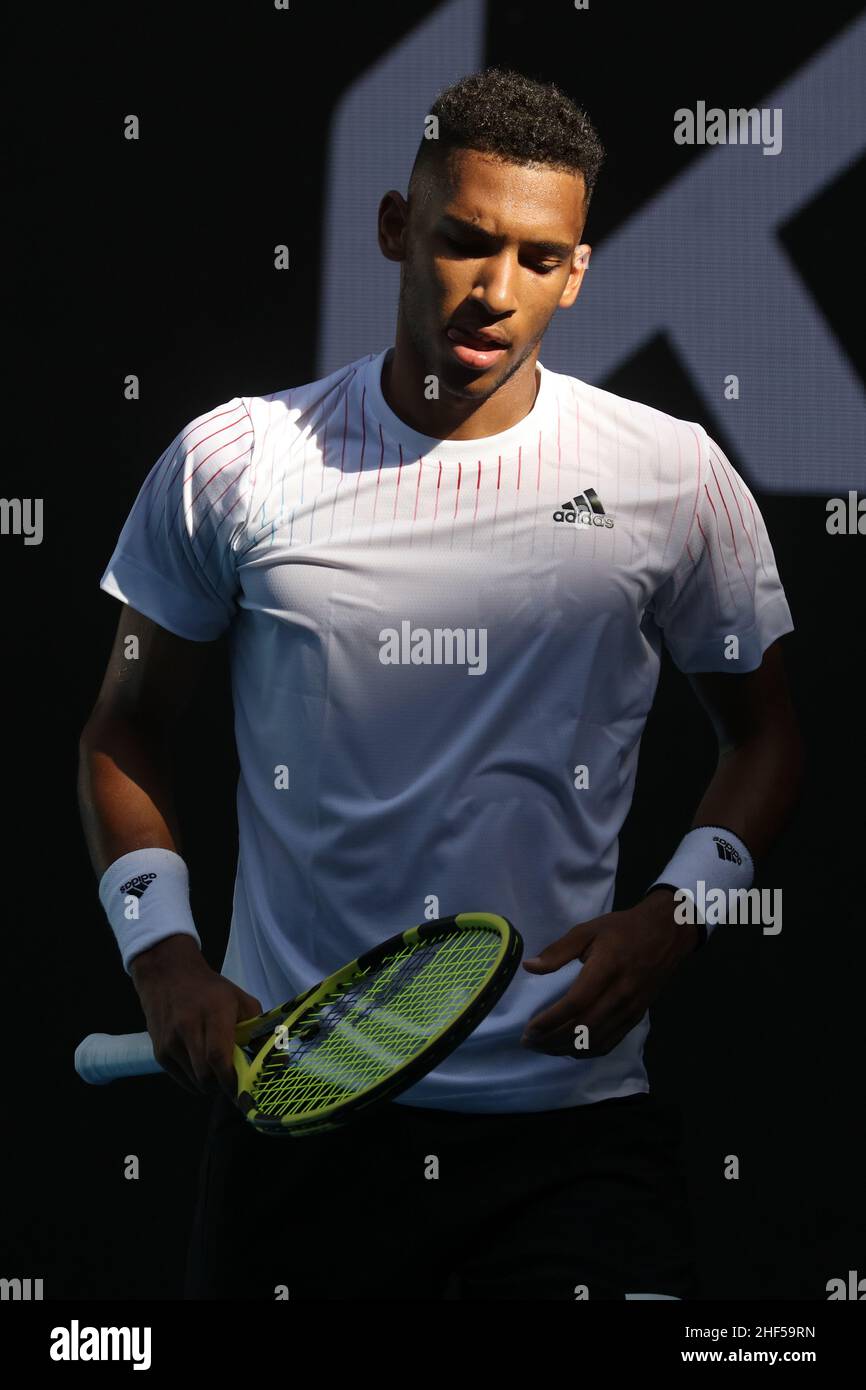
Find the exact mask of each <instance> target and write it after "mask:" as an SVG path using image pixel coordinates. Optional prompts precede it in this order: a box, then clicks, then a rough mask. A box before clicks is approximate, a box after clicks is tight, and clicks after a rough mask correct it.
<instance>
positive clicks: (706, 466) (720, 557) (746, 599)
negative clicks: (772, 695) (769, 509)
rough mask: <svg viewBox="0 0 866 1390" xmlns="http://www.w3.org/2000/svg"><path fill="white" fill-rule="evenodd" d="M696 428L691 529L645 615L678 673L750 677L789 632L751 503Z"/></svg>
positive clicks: (712, 444) (764, 534)
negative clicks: (697, 464) (698, 446)
mask: <svg viewBox="0 0 866 1390" xmlns="http://www.w3.org/2000/svg"><path fill="white" fill-rule="evenodd" d="M699 428H700V433H701V443H702V459H701V470H700V474H699V481H698V491H697V496H696V497H695V498H694V503H693V505H694V512H693V516H692V521H691V526H690V528H689V531H688V535H687V538H686V543H685V546H684V547H683V551H682V554H681V556H680V558H679V560H678V562H677V564H676V567H675V569H674V570H673V572H672V573H671V574H670V575H669V577H668V578H667V579H666V580H665V582H664V583H663V584H662V585H661V587H660V588H659V589H658V590H657V592H656V593H655V595H654V596H653V600H652V604H651V611H652V613H653V616H654V618H655V621H656V623H657V625H658V626H659V627H660V628H661V629H662V632H663V635H664V641H665V645H666V646H667V648H668V650H669V651H670V653H671V656H672V657H673V659H674V662H675V663H676V665H677V666H678V667H679V669H680V670H681V671H685V672H698V671H731V670H741V671H753V670H755V669H756V668H757V667H758V666H760V664H761V658H762V656H763V654H764V652H765V651H766V649H767V647H769V646H770V644H771V643H772V642H774V641H775V640H776V639H777V638H778V637H781V636H783V635H784V633H786V632H791V631H792V630H793V627H794V624H793V622H792V620H791V612H790V609H789V607H788V602H787V599H786V597H785V591H784V589H783V588H782V584H781V581H780V579H779V575H778V572H777V569H776V561H775V557H774V555H773V548H772V546H771V545H770V539H769V536H768V534H767V528H766V525H765V524H764V519H763V517H762V516H761V513H760V511H759V510H758V507H757V504H756V502H755V499H754V497H753V496H752V494H751V492H750V491H749V489H748V488H747V486H746V484H745V483H744V482H743V479H742V478H741V477H740V475H739V474H738V473H737V471H736V470H735V468H734V467H733V465H732V464H731V463H730V461H729V459H727V458H726V457H725V455H724V453H723V452H722V450H721V449H720V448H719V446H718V445H717V444H716V442H715V441H714V440H713V439H711V438H710V436H709V435H708V434H707V432H706V430H704V429H703V427H700V426H699ZM732 637H736V638H737V639H738V640H737V644H736V647H735V645H734V644H733V643H732V642H731V640H730V639H731V638H732ZM733 650H737V651H738V655H737V659H736V660H732V658H731V656H730V655H729V653H730V652H732V651H733Z"/></svg>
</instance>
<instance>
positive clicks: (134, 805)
mask: <svg viewBox="0 0 866 1390" xmlns="http://www.w3.org/2000/svg"><path fill="white" fill-rule="evenodd" d="M131 639H136V640H137V652H135V654H133V652H134V647H133V645H132V642H131ZM212 646H213V644H212V643H207V642H190V641H187V640H186V639H185V638H182V637H177V636H175V634H174V633H171V632H168V631H166V629H165V628H162V627H160V626H158V624H156V623H154V622H152V621H151V619H149V618H146V617H145V616H144V615H143V614H141V613H138V612H137V611H136V610H135V609H134V608H130V607H129V606H128V605H124V607H123V610H122V612H121V615H120V620H119V622H118V625H117V632H116V634H115V639H114V645H113V647H112V651H111V655H110V657H109V660H108V666H107V669H106V672H105V678H104V680H103V682H102V688H101V690H100V692H99V696H98V698H97V701H96V704H95V706H94V708H93V711H92V713H91V715H90V718H89V719H88V720H87V723H86V724H85V726H84V728H83V729H82V731H81V736H80V739H79V772H78V801H79V808H80V813H81V822H82V826H83V829H84V835H85V839H86V841H87V847H88V850H89V853H90V859H91V863H92V864H93V868H94V871H95V873H96V875H97V877H99V878H101V876H102V874H103V873H104V872H105V870H106V869H107V868H108V867H109V865H110V864H112V863H114V861H115V860H116V859H119V858H120V856H121V855H123V854H128V853H130V851H132V850H137V849H152V848H157V849H169V850H174V851H175V853H177V854H180V853H181V838H180V829H179V826H178V821H177V814H176V811H175V806H174V799H173V778H172V769H171V762H170V735H171V733H172V731H173V730H174V728H175V726H176V723H177V721H178V719H179V718H180V716H181V715H182V714H183V712H184V710H185V709H186V708H187V707H188V705H189V703H190V701H191V699H192V697H193V694H194V692H195V690H196V687H197V686H198V684H199V681H200V680H201V677H202V674H203V672H204V670H205V667H206V665H207V663H208V661H209V658H210V655H211V651H212ZM130 974H131V976H132V980H133V983H134V985H135V988H136V991H137V992H138V996H139V999H140V1000H141V1004H142V1008H143V1009H144V1013H145V1017H146V1019H147V1026H148V1031H149V1032H150V1035H151V1038H152V1039H153V1045H154V1052H155V1053H156V1056H157V1059H158V1061H159V1062H160V1063H161V1065H162V1066H163V1067H164V1068H165V1070H166V1071H168V1072H169V1074H170V1075H171V1076H173V1077H174V1079H175V1080H176V1081H178V1082H179V1083H180V1084H181V1085H182V1086H185V1088H186V1089H187V1090H190V1089H193V1088H195V1089H198V1090H204V1091H213V1090H214V1089H216V1087H217V1086H222V1087H223V1089H224V1090H225V1091H226V1092H227V1093H228V1094H229V1095H231V1096H232V1097H233V1096H234V1091H235V1075H234V1071H233V1069H232V1066H231V1057H232V1044H233V1035H234V1025H235V1023H236V1022H237V1021H238V1020H239V1019H242V1018H252V1017H253V1016H254V1015H255V1014H257V1013H260V1012H261V1005H260V1003H259V1001H258V1000H257V999H254V998H253V997H252V996H251V995H249V994H247V993H246V992H245V991H244V990H242V989H240V988H239V987H238V986H237V985H234V984H232V983H231V982H230V981H228V980H225V979H224V978H223V977H222V976H220V975H218V974H217V973H216V972H215V971H213V970H211V968H210V966H209V965H208V964H207V962H206V961H205V959H204V957H203V956H202V954H201V951H200V950H199V948H198V946H197V944H196V942H195V939H194V937H192V936H189V935H182V934H178V933H176V934H174V935H172V936H168V937H165V938H164V939H163V940H162V941H159V942H157V944H156V945H155V946H152V947H150V949H149V950H146V951H142V952H141V954H140V955H137V956H136V957H135V958H134V959H133V961H132V964H131V966H130ZM190 1083H192V1084H190Z"/></svg>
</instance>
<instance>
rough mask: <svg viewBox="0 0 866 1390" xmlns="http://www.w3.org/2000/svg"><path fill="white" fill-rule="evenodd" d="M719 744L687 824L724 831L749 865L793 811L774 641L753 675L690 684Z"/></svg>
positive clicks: (792, 726)
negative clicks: (745, 850)
mask: <svg viewBox="0 0 866 1390" xmlns="http://www.w3.org/2000/svg"><path fill="white" fill-rule="evenodd" d="M690 680H691V685H692V688H693V690H694V691H695V694H696V695H697V697H698V699H699V700H700V702H701V704H702V705H703V706H704V708H705V710H706V711H707V713H708V715H709V717H710V719H711V720H712V722H713V726H714V728H715V731H716V737H717V739H718V742H719V762H718V766H717V767H716V771H715V775H714V776H713V779H712V781H711V782H710V784H709V786H708V787H707V790H706V791H705V793H704V795H703V797H702V798H701V802H700V805H699V806H698V809H697V811H696V812H695V817H694V820H693V821H692V825H693V826H696V825H724V826H727V828H728V829H729V830H733V832H734V834H735V835H739V837H740V839H741V840H743V841H744V843H745V844H746V845H747V846H748V847H749V849H750V850H751V852H752V854H753V855H754V857H755V858H756V859H759V858H760V857H761V855H762V854H764V853H765V852H766V851H767V850H768V849H769V848H770V845H771V844H772V843H773V841H774V840H775V838H776V836H777V835H778V834H779V832H780V830H781V829H782V827H783V826H784V824H785V822H786V821H787V819H788V817H789V816H790V814H791V812H792V811H793V809H794V806H795V805H796V801H797V797H798V794H799V790H800V784H801V780H802V774H803V743H802V738H801V735H800V731H799V728H798V726H797V719H796V716H795V713H794V709H793V706H792V704H791V698H790V695H789V693H788V687H787V682H786V679H785V671H784V666H783V664H782V653H781V649H780V646H779V643H778V642H774V643H773V644H772V646H770V647H768V648H767V650H766V652H765V653H764V659H763V661H762V663H761V665H760V666H759V667H758V669H757V670H756V671H748V672H746V673H745V674H743V675H734V674H732V675H727V674H724V673H723V674H718V673H716V672H713V673H707V674H704V675H699V676H692V677H691V678H690Z"/></svg>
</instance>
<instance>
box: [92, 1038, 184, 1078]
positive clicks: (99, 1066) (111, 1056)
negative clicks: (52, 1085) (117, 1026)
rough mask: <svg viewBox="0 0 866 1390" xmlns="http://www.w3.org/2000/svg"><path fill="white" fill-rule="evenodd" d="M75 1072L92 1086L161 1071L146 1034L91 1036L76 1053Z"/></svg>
mask: <svg viewBox="0 0 866 1390" xmlns="http://www.w3.org/2000/svg"><path fill="white" fill-rule="evenodd" d="M75 1070H76V1071H77V1072H78V1075H79V1076H80V1077H81V1079H82V1081H87V1082H89V1083H90V1085H91V1086H105V1085H106V1084H107V1083H108V1082H109V1081H117V1080H118V1079H119V1078H120V1077H122V1076H149V1075H150V1074H151V1073H152V1072H161V1071H162V1070H163V1069H162V1067H161V1066H160V1065H159V1062H158V1061H157V1060H156V1058H155V1057H154V1055H153V1043H152V1041H151V1037H150V1034H149V1033H117V1034H112V1033H91V1034H90V1035H89V1037H86V1038H84V1039H83V1041H82V1042H80V1043H79V1044H78V1046H77V1047H76V1049H75Z"/></svg>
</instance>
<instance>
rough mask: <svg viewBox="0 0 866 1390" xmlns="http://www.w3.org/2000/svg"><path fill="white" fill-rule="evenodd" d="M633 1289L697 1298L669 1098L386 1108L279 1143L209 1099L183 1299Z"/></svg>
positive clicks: (532, 1295)
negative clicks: (500, 1107)
mask: <svg viewBox="0 0 866 1390" xmlns="http://www.w3.org/2000/svg"><path fill="white" fill-rule="evenodd" d="M434 1175H435V1176H434ZM584 1290H585V1291H584ZM634 1295H655V1296H667V1297H669V1298H693V1297H696V1296H697V1288H696V1281H695V1276H694V1264H693V1248H692V1228H691V1217H690V1211H689V1205H688V1198H687V1192H686V1184H685V1180H684V1175H683V1171H682V1167H681V1159H680V1112H679V1110H678V1108H677V1107H676V1106H673V1105H671V1104H670V1103H668V1102H662V1101H659V1100H657V1099H656V1098H655V1097H654V1096H650V1095H647V1094H644V1093H640V1094H636V1095H630V1096H624V1097H621V1098H618V1099H615V1100H604V1101H598V1102H596V1103H595V1104H592V1105H583V1106H576V1107H570V1108H568V1109H565V1110H544V1111H538V1112H535V1113H530V1114H528V1113H525V1112H521V1113H519V1114H493V1115H489V1114H479V1113H471V1114H467V1113H463V1112H457V1111H453V1110H433V1109H429V1108H424V1109H422V1108H421V1107H418V1106H408V1105H400V1104H397V1103H396V1102H391V1103H389V1104H387V1105H385V1106H384V1107H380V1108H379V1110H377V1111H374V1112H373V1113H371V1114H370V1115H369V1116H367V1117H366V1118H364V1119H361V1120H358V1121H356V1122H354V1123H353V1124H350V1125H348V1126H347V1127H345V1128H343V1129H340V1130H335V1131H333V1132H331V1133H327V1134H323V1135H319V1136H315V1137H306V1138H302V1139H290V1138H285V1139H284V1138H274V1137H271V1136H266V1135H261V1134H258V1133H256V1131H255V1130H254V1129H253V1128H252V1127H251V1126H250V1125H248V1124H247V1122H246V1121H245V1120H244V1118H243V1116H242V1115H241V1114H240V1111H238V1110H237V1109H236V1108H235V1107H234V1106H232V1105H231V1104H230V1102H229V1101H228V1100H227V1099H226V1098H225V1097H223V1096H219V1097H217V1098H216V1099H215V1101H214V1104H213V1113H212V1116H211V1121H210V1127H209V1131H208V1138H207V1142H206V1145H205V1149H204V1153H203V1155H202V1165H201V1175H200V1187H199V1194H198V1201H197V1205H196V1211H195V1218H194V1225H193V1232H192V1238H191V1241H190V1247H189V1256H188V1263H187V1273H186V1289H185V1296H186V1297H187V1298H194V1299H207V1298H225V1299H238V1298H241V1299H247V1298H253V1299H260V1298H264V1299H269V1300H273V1299H275V1298H278V1297H286V1296H288V1298H289V1299H296V1298H302V1299H304V1298H315V1299H342V1298H347V1299H420V1298H428V1299H442V1298H444V1299H491V1298H514V1299H536V1298H543V1299H567V1300H570V1301H573V1300H575V1299H578V1298H589V1299H599V1298H606V1299H624V1298H626V1297H628V1296H634Z"/></svg>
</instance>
